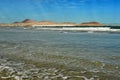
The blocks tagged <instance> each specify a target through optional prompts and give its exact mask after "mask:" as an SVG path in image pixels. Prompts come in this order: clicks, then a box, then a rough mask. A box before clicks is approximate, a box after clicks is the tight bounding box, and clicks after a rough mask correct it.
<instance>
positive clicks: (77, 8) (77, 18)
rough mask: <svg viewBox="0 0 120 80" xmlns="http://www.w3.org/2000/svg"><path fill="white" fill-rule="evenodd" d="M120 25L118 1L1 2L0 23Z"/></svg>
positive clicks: (47, 0)
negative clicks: (53, 22)
mask: <svg viewBox="0 0 120 80" xmlns="http://www.w3.org/2000/svg"><path fill="white" fill-rule="evenodd" d="M26 18H27V19H33V20H37V21H41V20H51V21H55V22H75V23H81V22H89V21H98V22H101V23H120V0H0V23H11V22H14V21H22V20H24V19H26Z"/></svg>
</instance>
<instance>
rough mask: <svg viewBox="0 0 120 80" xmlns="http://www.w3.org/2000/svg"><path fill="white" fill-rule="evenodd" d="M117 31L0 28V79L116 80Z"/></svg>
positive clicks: (119, 78) (118, 66)
mask: <svg viewBox="0 0 120 80" xmlns="http://www.w3.org/2000/svg"><path fill="white" fill-rule="evenodd" d="M119 75H120V33H118V32H116V33H115V32H114V33H111V32H81V31H59V30H57V31H56V30H42V29H37V28H30V27H28V28H24V27H0V79H3V80H4V79H5V80H120V76H119Z"/></svg>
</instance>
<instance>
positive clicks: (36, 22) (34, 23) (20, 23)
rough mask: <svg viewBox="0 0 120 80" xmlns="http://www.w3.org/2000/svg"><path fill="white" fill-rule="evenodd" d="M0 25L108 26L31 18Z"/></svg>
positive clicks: (0, 24) (97, 23)
mask: <svg viewBox="0 0 120 80" xmlns="http://www.w3.org/2000/svg"><path fill="white" fill-rule="evenodd" d="M0 26H15V27H17V26H20V27H28V26H42V27H44V26H56V27H57V26H108V25H106V24H102V23H99V22H95V21H94V22H83V23H80V24H77V23H73V22H62V23H56V22H53V21H35V20H31V19H25V20H23V21H20V22H18V21H16V22H13V23H10V24H7V23H0Z"/></svg>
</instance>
